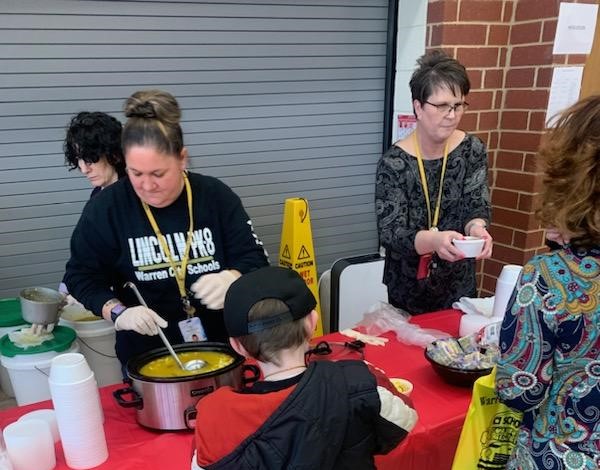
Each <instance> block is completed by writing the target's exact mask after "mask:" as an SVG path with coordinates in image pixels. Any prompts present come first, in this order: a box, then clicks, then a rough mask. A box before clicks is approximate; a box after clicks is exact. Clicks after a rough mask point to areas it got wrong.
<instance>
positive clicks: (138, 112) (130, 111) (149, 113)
mask: <svg viewBox="0 0 600 470" xmlns="http://www.w3.org/2000/svg"><path fill="white" fill-rule="evenodd" d="M125 116H127V117H128V118H129V117H140V118H147V119H153V118H156V111H154V106H153V105H152V103H149V102H147V101H146V102H143V103H135V104H132V106H130V107H128V108H127V109H125Z"/></svg>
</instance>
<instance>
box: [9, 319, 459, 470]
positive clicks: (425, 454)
mask: <svg viewBox="0 0 600 470" xmlns="http://www.w3.org/2000/svg"><path fill="white" fill-rule="evenodd" d="M460 315H461V313H460V312H459V311H458V310H444V311H440V312H435V313H429V314H425V315H419V316H415V317H413V319H412V320H411V321H412V323H415V324H418V325H420V326H422V327H424V328H435V329H439V330H442V331H446V332H447V333H450V334H451V335H457V333H458V326H459V320H460ZM385 336H386V337H387V338H389V341H388V343H387V344H386V345H385V346H383V347H382V346H370V345H367V346H366V347H365V359H366V360H367V361H369V362H371V363H372V364H374V365H376V366H377V367H379V368H381V369H383V370H384V371H385V372H386V374H387V375H388V376H389V377H402V378H405V379H408V380H410V381H411V382H412V383H413V385H414V390H413V392H412V395H411V399H412V400H413V403H414V405H415V408H416V409H417V412H418V413H419V422H418V424H417V425H416V427H415V429H414V430H413V431H412V432H411V433H410V434H409V435H408V437H407V438H406V439H405V440H404V441H403V442H402V443H401V444H400V445H399V446H398V447H397V448H396V449H394V450H393V451H392V452H390V453H389V454H388V455H385V456H377V457H376V462H377V468H378V469H383V470H392V469H393V470H397V469H403V470H410V469H414V470H446V469H450V467H451V464H452V458H453V456H454V451H455V448H456V444H457V442H458V438H459V435H460V430H461V427H462V424H463V420H464V416H465V414H466V411H467V408H468V406H469V401H470V398H471V389H469V388H459V387H455V386H452V385H448V384H446V383H444V382H443V381H442V380H441V379H440V378H439V377H438V376H437V375H436V374H435V372H434V371H433V369H432V368H431V366H430V365H429V363H428V362H427V361H426V360H425V357H424V356H423V348H421V347H418V346H407V345H405V344H402V343H399V342H398V341H396V339H395V335H393V334H392V333H387V334H385ZM322 339H324V340H327V341H345V340H347V338H346V337H344V336H342V335H340V334H339V333H333V334H330V335H326V336H324V337H323V338H322ZM122 386H123V385H110V386H107V387H103V388H101V389H100V399H101V401H102V408H103V410H104V417H105V423H104V429H105V434H106V439H107V444H108V450H109V458H108V460H107V461H106V462H104V463H103V464H101V465H100V466H98V467H95V468H96V469H98V470H108V469H112V470H164V469H169V470H180V469H181V470H183V469H189V468H190V459H191V455H192V436H193V434H192V433H190V432H186V431H179V432H165V431H153V430H150V429H145V428H142V427H141V426H139V425H138V424H137V422H136V419H135V410H133V409H126V408H122V407H121V406H119V405H117V403H116V402H115V400H114V398H113V396H112V392H113V391H114V390H116V389H117V388H121V387H122ZM42 408H52V402H51V401H45V402H40V403H34V404H31V405H26V406H21V407H15V408H10V409H7V410H3V411H1V412H0V427H2V428H4V427H5V426H6V425H7V424H9V423H11V422H13V421H15V420H16V419H17V418H19V417H20V416H22V415H24V414H25V413H28V412H29V411H33V410H36V409H42ZM56 460H57V465H56V470H66V469H68V468H69V467H67V465H66V463H65V458H64V455H63V452H62V448H61V446H60V443H58V444H57V446H56Z"/></svg>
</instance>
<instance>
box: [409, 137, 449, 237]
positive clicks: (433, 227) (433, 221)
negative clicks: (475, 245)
mask: <svg viewBox="0 0 600 470" xmlns="http://www.w3.org/2000/svg"><path fill="white" fill-rule="evenodd" d="M413 140H414V141H415V153H416V154H417V164H418V165H419V175H420V176H421V186H423V193H424V194H425V202H426V203H427V219H428V221H429V230H434V231H437V229H438V227H437V225H438V221H439V218H440V206H441V205H442V189H443V185H444V175H445V174H446V163H447V162H448V141H446V145H445V146H444V159H443V161H442V173H441V175H440V187H439V189H438V195H437V203H436V205H435V212H434V214H433V219H432V218H431V202H430V200H429V188H428V187H427V176H426V175H425V166H424V165H423V157H422V156H421V148H420V147H419V139H417V131H415V132H414V133H413Z"/></svg>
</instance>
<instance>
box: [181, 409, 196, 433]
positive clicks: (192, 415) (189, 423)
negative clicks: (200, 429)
mask: <svg viewBox="0 0 600 470" xmlns="http://www.w3.org/2000/svg"><path fill="white" fill-rule="evenodd" d="M197 415H198V412H197V411H196V407H195V406H188V407H187V408H186V409H185V411H184V412H183V422H184V423H185V426H186V427H187V428H188V429H191V430H194V429H196V416H197Z"/></svg>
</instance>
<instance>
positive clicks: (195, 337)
mask: <svg viewBox="0 0 600 470" xmlns="http://www.w3.org/2000/svg"><path fill="white" fill-rule="evenodd" d="M178 325H179V331H181V336H183V340H184V341H185V342H186V343H193V342H195V341H206V339H207V338H206V333H205V332H204V327H203V326H202V322H201V321H200V319H199V318H198V317H192V318H186V319H185V320H181V321H180V322H179V323H178Z"/></svg>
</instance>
